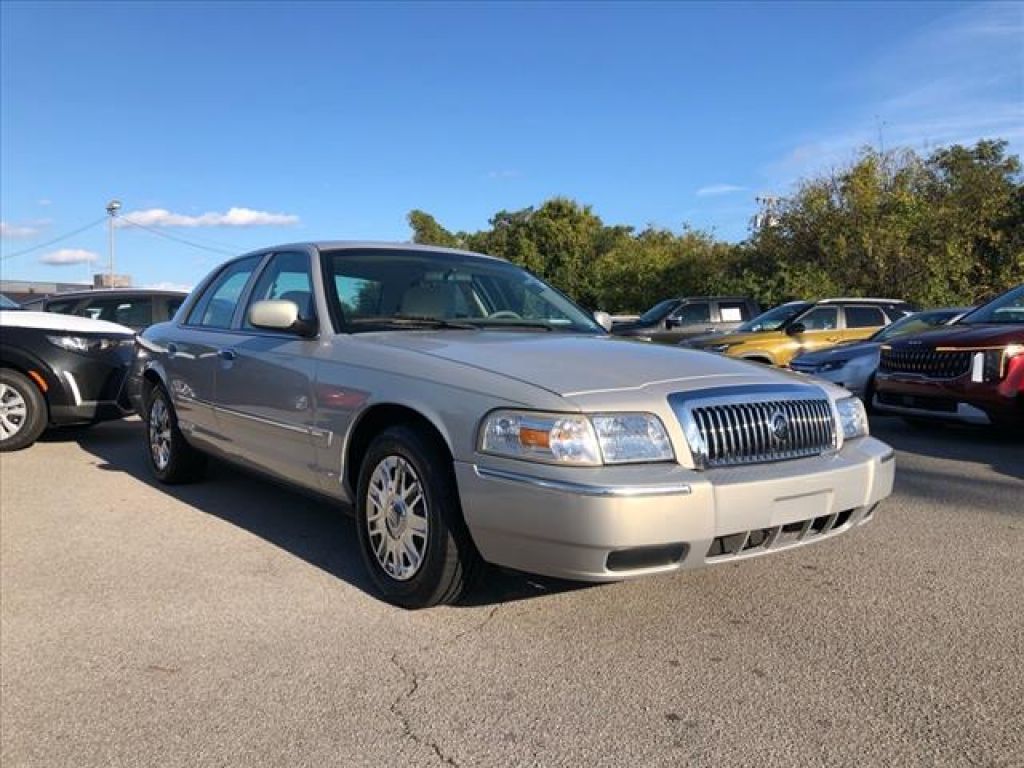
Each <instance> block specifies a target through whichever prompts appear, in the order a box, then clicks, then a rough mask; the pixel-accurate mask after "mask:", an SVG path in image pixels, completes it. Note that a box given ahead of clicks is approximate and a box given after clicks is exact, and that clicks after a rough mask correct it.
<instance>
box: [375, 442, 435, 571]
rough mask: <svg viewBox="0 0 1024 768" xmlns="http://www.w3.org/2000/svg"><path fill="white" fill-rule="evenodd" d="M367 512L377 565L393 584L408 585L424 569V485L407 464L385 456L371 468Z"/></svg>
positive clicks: (425, 507) (425, 515)
mask: <svg viewBox="0 0 1024 768" xmlns="http://www.w3.org/2000/svg"><path fill="white" fill-rule="evenodd" d="M366 510H367V512H366V527H367V532H368V533H369V535H370V547H371V549H372V550H373V554H374V556H375V557H376V558H377V563H378V564H379V565H380V567H381V568H382V569H383V570H384V572H385V573H386V574H387V575H388V576H390V577H391V578H393V579H395V580H396V581H408V580H409V579H411V578H412V577H413V576H415V575H416V573H417V572H418V571H419V569H420V566H422V565H423V559H424V556H425V554H426V550H427V536H428V534H429V531H430V526H429V523H428V520H427V499H426V495H425V494H424V492H423V485H422V483H421V481H420V478H419V476H418V475H417V474H416V470H415V469H413V467H412V465H411V464H410V463H409V462H408V461H406V460H405V459H404V458H402V457H401V456H393V455H392V456H386V457H385V458H383V459H382V460H381V461H380V462H379V463H378V464H377V466H376V467H374V470H373V474H372V475H371V476H370V482H369V485H368V487H367V491H366Z"/></svg>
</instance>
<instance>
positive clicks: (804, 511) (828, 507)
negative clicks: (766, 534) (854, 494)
mask: <svg viewBox="0 0 1024 768" xmlns="http://www.w3.org/2000/svg"><path fill="white" fill-rule="evenodd" d="M832 506H833V504H832V492H831V491H818V492H817V493H806V494H802V495H800V496H787V497H784V498H781V499H775V501H774V502H772V525H773V526H776V525H788V524H790V523H799V522H803V521H804V520H810V519H812V518H815V517H821V516H822V515H830V514H832Z"/></svg>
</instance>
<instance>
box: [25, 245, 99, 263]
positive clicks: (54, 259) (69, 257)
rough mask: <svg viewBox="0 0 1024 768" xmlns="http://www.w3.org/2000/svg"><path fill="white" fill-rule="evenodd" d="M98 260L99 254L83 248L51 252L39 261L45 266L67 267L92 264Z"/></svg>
mask: <svg viewBox="0 0 1024 768" xmlns="http://www.w3.org/2000/svg"><path fill="white" fill-rule="evenodd" d="M97 259H99V254H97V253H93V252H92V251H87V250H84V249H83V248H61V249H60V250H59V251H51V252H50V253H47V254H46V255H44V256H41V257H40V259H39V261H41V262H42V263H43V264H52V265H55V266H58V267H65V266H70V265H72V264H91V263H92V262H94V261H96V260H97Z"/></svg>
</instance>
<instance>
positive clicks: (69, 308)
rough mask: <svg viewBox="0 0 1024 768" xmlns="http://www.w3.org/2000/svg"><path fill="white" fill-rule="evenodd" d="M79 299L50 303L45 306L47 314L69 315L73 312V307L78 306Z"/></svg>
mask: <svg viewBox="0 0 1024 768" xmlns="http://www.w3.org/2000/svg"><path fill="white" fill-rule="evenodd" d="M79 301H81V299H71V300H70V301H51V302H48V303H47V304H46V311H47V312H56V313H57V314H59V315H70V314H73V313H74V311H75V307H77V306H78V302H79Z"/></svg>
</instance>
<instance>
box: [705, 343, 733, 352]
mask: <svg viewBox="0 0 1024 768" xmlns="http://www.w3.org/2000/svg"><path fill="white" fill-rule="evenodd" d="M731 346H732V344H714V345H712V346H710V347H704V349H706V350H707V351H708V352H717V353H718V354H720V355H721V354H723V353H724V352H726V351H728V349H729V347H731Z"/></svg>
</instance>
